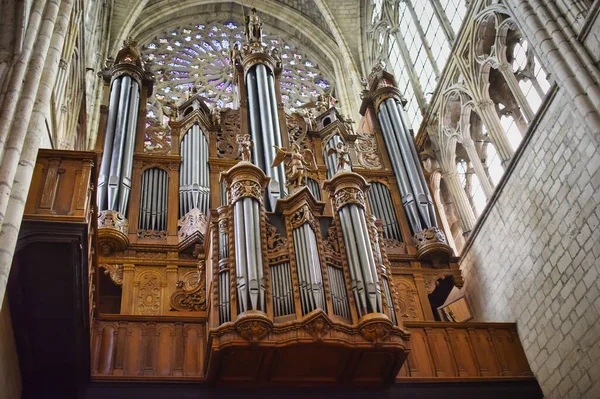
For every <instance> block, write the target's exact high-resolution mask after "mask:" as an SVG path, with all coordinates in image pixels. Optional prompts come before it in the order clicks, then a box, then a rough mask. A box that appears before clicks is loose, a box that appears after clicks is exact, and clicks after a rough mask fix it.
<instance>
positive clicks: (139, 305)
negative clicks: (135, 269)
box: [133, 270, 166, 316]
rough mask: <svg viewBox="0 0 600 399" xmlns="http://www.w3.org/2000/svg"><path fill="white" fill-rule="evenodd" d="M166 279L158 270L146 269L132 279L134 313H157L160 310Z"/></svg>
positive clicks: (159, 312)
mask: <svg viewBox="0 0 600 399" xmlns="http://www.w3.org/2000/svg"><path fill="white" fill-rule="evenodd" d="M136 274H137V273H136ZM164 286H166V280H165V279H164V277H163V276H162V275H161V273H159V272H158V271H154V270H147V271H144V272H142V273H140V274H139V275H136V277H135V280H134V298H133V299H134V314H139V315H148V316H150V315H159V314H161V311H162V298H163V297H164V293H163V287H164Z"/></svg>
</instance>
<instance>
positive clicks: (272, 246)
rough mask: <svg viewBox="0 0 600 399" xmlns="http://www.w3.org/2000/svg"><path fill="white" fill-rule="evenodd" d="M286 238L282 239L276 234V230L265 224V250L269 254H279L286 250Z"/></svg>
mask: <svg viewBox="0 0 600 399" xmlns="http://www.w3.org/2000/svg"><path fill="white" fill-rule="evenodd" d="M286 247H287V238H286V237H282V236H281V234H279V233H278V232H277V228H276V227H275V226H273V225H272V224H269V223H267V248H268V249H269V252H270V253H275V252H279V251H281V250H284V249H286Z"/></svg>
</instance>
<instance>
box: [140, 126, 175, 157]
mask: <svg viewBox="0 0 600 399" xmlns="http://www.w3.org/2000/svg"><path fill="white" fill-rule="evenodd" d="M145 136H146V137H145V139H144V152H145V153H150V154H170V153H171V128H170V127H169V125H165V126H163V125H162V124H161V123H160V122H158V121H157V120H150V119H149V120H148V122H147V123H146V131H145Z"/></svg>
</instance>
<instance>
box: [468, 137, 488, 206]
mask: <svg viewBox="0 0 600 399" xmlns="http://www.w3.org/2000/svg"><path fill="white" fill-rule="evenodd" d="M461 144H462V145H463V147H464V148H465V150H466V151H467V155H468V156H469V160H470V161H471V164H472V165H473V169H475V175H476V176H477V178H478V179H479V184H481V188H482V189H483V193H484V194H485V199H486V200H489V199H490V197H491V196H492V193H493V192H494V189H493V187H492V185H491V183H490V180H489V178H488V176H487V173H485V169H484V167H483V164H482V163H481V158H479V154H478V153H477V149H476V148H475V143H474V142H473V139H471V138H470V137H465V138H463V139H462V143H461Z"/></svg>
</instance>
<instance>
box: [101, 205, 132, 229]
mask: <svg viewBox="0 0 600 399" xmlns="http://www.w3.org/2000/svg"><path fill="white" fill-rule="evenodd" d="M98 228H99V229H103V228H111V229H115V230H118V231H120V232H121V233H123V234H127V233H128V232H129V222H128V221H127V219H125V216H123V215H121V214H120V213H119V212H117V211H112V210H110V209H109V210H106V211H101V212H100V213H98Z"/></svg>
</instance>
